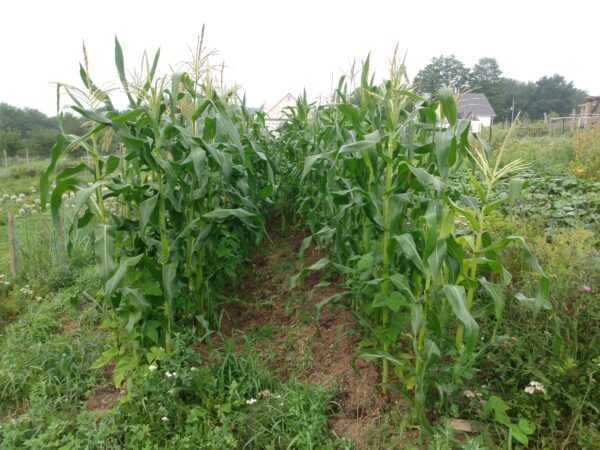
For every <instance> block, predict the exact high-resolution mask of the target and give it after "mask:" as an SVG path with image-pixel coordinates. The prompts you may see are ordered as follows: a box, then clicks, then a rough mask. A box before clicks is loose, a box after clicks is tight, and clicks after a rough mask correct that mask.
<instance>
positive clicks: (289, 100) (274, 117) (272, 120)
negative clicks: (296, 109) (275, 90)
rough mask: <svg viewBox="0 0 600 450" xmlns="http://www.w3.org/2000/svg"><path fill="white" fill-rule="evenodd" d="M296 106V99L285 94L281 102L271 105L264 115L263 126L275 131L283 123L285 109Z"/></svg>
mask: <svg viewBox="0 0 600 450" xmlns="http://www.w3.org/2000/svg"><path fill="white" fill-rule="evenodd" d="M295 104H296V98H295V97H294V96H293V95H292V94H289V93H288V94H286V95H285V96H284V97H283V98H282V99H281V100H279V101H278V102H277V103H275V105H273V106H272V107H271V108H270V109H269V110H268V111H267V113H266V114H265V124H266V125H267V127H268V128H269V129H270V130H276V129H277V128H279V126H280V125H281V124H282V123H283V122H284V121H285V119H286V115H285V109H286V108H289V107H290V106H294V105H295Z"/></svg>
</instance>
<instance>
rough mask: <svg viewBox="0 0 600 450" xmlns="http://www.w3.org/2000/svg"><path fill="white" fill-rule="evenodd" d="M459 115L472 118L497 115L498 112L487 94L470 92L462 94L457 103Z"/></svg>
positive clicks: (462, 117) (463, 117)
mask: <svg viewBox="0 0 600 450" xmlns="http://www.w3.org/2000/svg"><path fill="white" fill-rule="evenodd" d="M456 109H457V113H458V117H460V118H461V119H471V118H473V117H481V116H487V117H496V112H495V111H494V108H492V105H490V102H489V100H488V99H487V97H486V96H485V94H481V93H477V92H469V93H468V94H462V95H461V96H460V97H459V99H458V102H457V104H456Z"/></svg>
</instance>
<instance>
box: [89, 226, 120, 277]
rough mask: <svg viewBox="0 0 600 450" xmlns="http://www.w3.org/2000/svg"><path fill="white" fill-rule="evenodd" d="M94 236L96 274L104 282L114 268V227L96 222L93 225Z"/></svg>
mask: <svg viewBox="0 0 600 450" xmlns="http://www.w3.org/2000/svg"><path fill="white" fill-rule="evenodd" d="M94 236H95V246H94V248H95V250H96V262H97V263H96V268H97V271H98V276H99V277H100V279H101V280H102V281H104V282H106V281H108V279H109V278H110V277H111V276H112V274H113V272H114V270H115V227H114V225H108V224H105V223H97V224H96V226H95V227H94Z"/></svg>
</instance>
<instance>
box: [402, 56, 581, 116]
mask: <svg viewBox="0 0 600 450" xmlns="http://www.w3.org/2000/svg"><path fill="white" fill-rule="evenodd" d="M414 82H415V84H416V86H417V88H418V90H419V91H420V92H422V93H425V92H428V93H431V92H437V91H438V90H439V89H440V88H443V87H447V86H450V87H452V88H454V89H455V90H456V89H460V90H461V91H465V90H469V91H473V92H482V93H484V94H485V95H486V97H487V98H488V100H489V101H490V104H491V105H492V107H493V108H494V110H495V111H496V114H497V116H496V119H495V120H496V121H504V120H507V121H510V120H511V117H512V115H513V113H514V114H516V113H517V112H518V111H521V117H522V118H525V119H531V120H539V119H542V118H544V114H548V115H550V116H559V117H561V116H567V115H570V114H571V113H572V112H573V109H576V110H577V105H579V104H581V103H582V101H583V98H584V97H585V95H586V92H585V91H583V90H581V89H578V88H577V87H575V85H574V84H573V82H572V81H567V80H566V79H565V78H564V77H563V76H561V75H559V74H554V75H551V76H544V77H542V78H540V79H539V80H537V81H535V82H533V81H527V82H524V81H519V80H515V79H513V78H507V77H504V76H502V70H501V69H500V66H499V64H498V61H496V59H495V58H488V57H486V58H480V59H479V60H478V61H477V63H476V64H475V65H474V66H473V67H471V68H469V67H467V66H466V65H465V64H464V63H463V62H462V61H460V60H458V59H456V57H455V56H454V55H450V56H444V55H440V56H437V57H434V58H432V60H431V62H430V63H429V64H428V65H427V66H425V67H424V68H423V69H422V70H420V71H419V72H418V73H417V76H416V77H415V79H414ZM513 104H514V110H512V109H511V108H512V107H513Z"/></svg>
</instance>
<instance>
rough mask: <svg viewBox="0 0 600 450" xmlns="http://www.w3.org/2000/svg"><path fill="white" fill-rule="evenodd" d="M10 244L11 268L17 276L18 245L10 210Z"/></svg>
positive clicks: (15, 276)
mask: <svg viewBox="0 0 600 450" xmlns="http://www.w3.org/2000/svg"><path fill="white" fill-rule="evenodd" d="M8 246H9V248H10V270H11V272H12V276H13V278H17V245H16V243H15V221H14V216H13V212H12V211H8Z"/></svg>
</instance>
